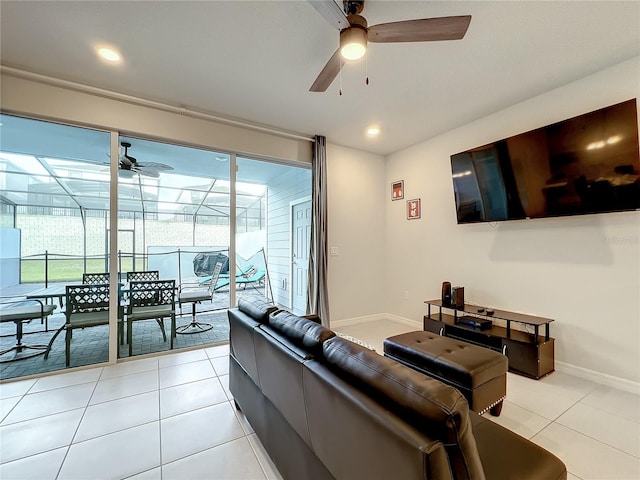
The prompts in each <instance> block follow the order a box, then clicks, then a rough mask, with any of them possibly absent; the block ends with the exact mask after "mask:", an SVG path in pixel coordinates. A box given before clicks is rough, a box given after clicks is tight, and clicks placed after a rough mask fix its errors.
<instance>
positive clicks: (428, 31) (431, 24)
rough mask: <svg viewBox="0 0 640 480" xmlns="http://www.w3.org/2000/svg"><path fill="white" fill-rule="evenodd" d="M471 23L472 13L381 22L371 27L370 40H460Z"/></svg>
mask: <svg viewBox="0 0 640 480" xmlns="http://www.w3.org/2000/svg"><path fill="white" fill-rule="evenodd" d="M469 23H471V15H460V16H457V17H437V18H423V19H419V20H405V21H402V22H391V23H380V24H378V25H373V26H372V27H369V41H370V42H377V43H391V42H433V41H439V40H460V39H461V38H463V37H464V35H465V34H466V33H467V29H468V28H469Z"/></svg>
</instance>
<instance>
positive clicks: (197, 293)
mask: <svg viewBox="0 0 640 480" xmlns="http://www.w3.org/2000/svg"><path fill="white" fill-rule="evenodd" d="M223 266H224V264H223V263H222V262H217V263H216V265H215V267H214V268H213V273H212V274H211V278H210V279H209V283H208V284H207V285H204V287H206V288H203V285H202V284H200V283H184V284H181V285H180V288H179V289H178V304H179V306H180V312H182V304H183V303H190V304H191V322H190V323H188V324H186V325H180V326H179V327H177V328H176V333H184V334H191V333H200V332H206V331H207V330H211V329H212V328H213V325H211V324H210V323H206V322H198V321H196V304H197V303H201V302H206V301H207V300H208V301H212V300H213V294H214V293H215V290H216V286H217V284H218V278H219V277H220V272H221V271H222V267H223Z"/></svg>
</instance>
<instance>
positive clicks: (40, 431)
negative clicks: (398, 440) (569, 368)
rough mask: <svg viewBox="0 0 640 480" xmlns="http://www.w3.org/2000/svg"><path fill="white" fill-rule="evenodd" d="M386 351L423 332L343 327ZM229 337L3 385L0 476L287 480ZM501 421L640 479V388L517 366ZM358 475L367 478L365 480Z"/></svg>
mask: <svg viewBox="0 0 640 480" xmlns="http://www.w3.org/2000/svg"><path fill="white" fill-rule="evenodd" d="M336 330H338V331H340V332H342V333H345V334H348V335H352V336H354V337H356V338H359V339H361V340H363V341H365V342H368V343H370V344H371V345H373V346H374V347H375V348H376V350H377V351H379V352H381V351H382V340H383V339H384V338H386V337H388V336H391V335H395V334H398V333H402V332H405V331H410V330H415V327H412V326H408V325H404V324H401V323H398V322H393V321H373V322H367V323H366V324H358V325H349V326H341V327H338V328H336ZM228 351H229V348H228V345H219V346H215V347H209V348H202V349H198V350H191V351H186V352H180V353H173V354H169V355H163V356H158V357H154V358H143V359H134V360H130V361H127V362H123V363H120V364H117V365H114V366H108V367H96V368H93V369H90V370H82V371H72V372H66V373H61V374H58V375H54V376H48V377H42V378H38V379H29V380H17V381H14V382H10V383H3V384H0V462H1V464H0V478H1V479H2V480H11V479H37V480H46V479H82V480H86V479H106V478H113V479H123V478H131V479H137V480H152V479H163V480H171V479H181V480H182V479H234V480H235V479H260V480H264V479H280V478H281V477H280V475H279V473H278V471H277V469H276V468H275V467H274V465H273V463H272V462H271V460H270V459H269V457H268V455H267V454H266V452H265V451H264V448H263V447H262V445H261V443H260V441H259V440H258V439H257V437H256V435H255V433H254V432H253V429H252V428H251V426H250V425H249V423H248V422H247V421H246V419H245V418H244V417H243V415H242V414H241V413H240V412H238V411H236V409H235V408H234V406H233V402H232V397H231V394H230V392H229V390H228ZM487 418H490V419H492V420H495V421H497V422H499V423H501V424H502V425H504V426H506V427H507V428H509V429H511V430H514V431H516V432H517V433H519V434H520V435H522V436H524V437H527V438H529V439H531V440H532V441H534V442H536V443H538V444H539V445H541V446H543V447H544V448H546V449H548V450H550V451H552V452H553V453H555V454H556V455H557V456H559V457H560V458H561V459H562V460H563V461H564V462H565V463H566V465H567V467H568V469H569V472H570V475H569V478H570V479H572V480H574V479H585V480H586V479H598V480H600V479H615V480H637V479H639V478H640V433H639V432H640V396H639V395H633V394H630V393H627V392H623V391H619V390H615V389H612V388H609V387H604V386H601V385H598V384H595V383H592V382H589V381H586V380H582V379H579V378H576V377H572V376H570V375H566V374H562V373H560V372H555V373H553V374H551V375H550V376H548V377H546V378H544V379H542V380H539V381H535V380H530V379H527V378H524V377H520V376H517V375H512V374H509V376H508V394H507V400H506V403H505V406H504V408H503V410H502V415H501V416H500V417H499V418H497V419H496V418H494V417H490V416H489V417H487ZM357 480H360V479H357Z"/></svg>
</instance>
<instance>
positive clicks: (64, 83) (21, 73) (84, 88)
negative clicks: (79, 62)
mask: <svg viewBox="0 0 640 480" xmlns="http://www.w3.org/2000/svg"><path fill="white" fill-rule="evenodd" d="M0 71H1V72H2V73H6V74H8V75H13V76H15V77H20V78H25V79H27V80H34V81H37V82H40V83H46V84H49V85H53V86H56V87H64V88H68V89H71V90H77V91H79V92H83V93H90V94H93V95H99V96H102V97H106V98H111V99H114V100H120V101H123V102H127V103H131V104H135V105H141V106H145V107H151V108H155V109H158V110H164V111H167V112H170V113H179V114H180V115H185V116H188V117H193V118H201V119H203V120H211V121H214V122H219V123H224V124H227V125H234V126H237V127H242V128H249V129H252V130H258V131H261V132H265V133H269V134H272V135H278V136H281V137H287V138H291V139H294V140H304V141H307V142H313V141H314V138H313V137H308V136H304V135H300V134H296V133H290V132H287V131H285V130H278V129H275V128H272V127H264V126H261V125H256V124H252V123H250V122H246V121H241V120H233V119H231V118H226V117H222V116H218V115H214V114H211V113H202V112H197V111H194V110H189V109H187V108H185V107H176V106H175V105H169V104H166V103H162V102H157V101H154V100H147V99H145V98H140V97H135V96H133V95H126V94H124V93H118V92H114V91H111V90H106V89H103V88H98V87H92V86H90V85H85V84H83V83H76V82H72V81H70V80H62V79H59V78H55V77H50V76H47V75H42V74H40V73H34V72H29V71H26V70H20V69H18V68H13V67H7V66H4V65H0Z"/></svg>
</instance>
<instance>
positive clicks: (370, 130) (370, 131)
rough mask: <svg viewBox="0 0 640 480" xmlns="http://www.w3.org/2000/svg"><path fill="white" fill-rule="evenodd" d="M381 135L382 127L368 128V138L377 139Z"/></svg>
mask: <svg viewBox="0 0 640 480" xmlns="http://www.w3.org/2000/svg"><path fill="white" fill-rule="evenodd" d="M379 133H380V127H369V128H367V136H369V137H377V136H378V134H379Z"/></svg>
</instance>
